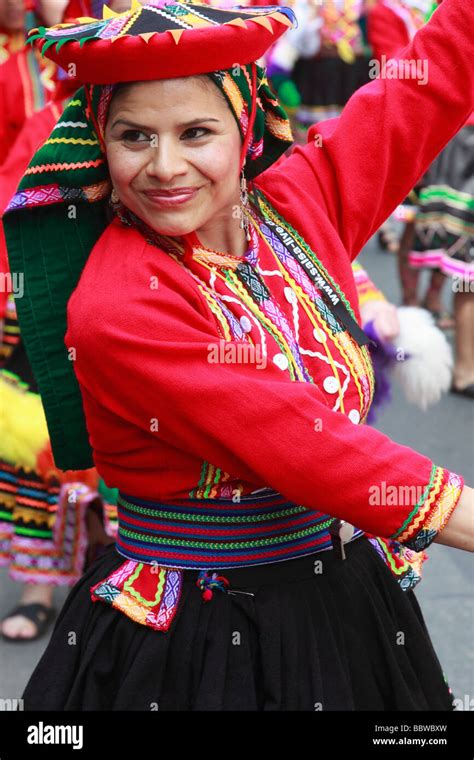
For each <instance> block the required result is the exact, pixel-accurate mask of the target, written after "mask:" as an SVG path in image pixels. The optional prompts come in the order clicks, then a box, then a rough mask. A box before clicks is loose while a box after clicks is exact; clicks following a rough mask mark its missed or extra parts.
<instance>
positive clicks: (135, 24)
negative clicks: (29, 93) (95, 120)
mask: <svg viewBox="0 0 474 760" xmlns="http://www.w3.org/2000/svg"><path fill="white" fill-rule="evenodd" d="M294 20H295V16H294V13H293V11H292V10H291V9H290V8H283V7H279V6H275V5H272V6H266V7H259V8H248V7H242V6H236V7H233V8H227V9H221V8H216V7H212V6H209V5H206V4H204V3H188V2H166V1H165V2H156V0H155V2H153V0H152V1H151V2H150V3H149V4H146V5H141V4H140V3H139V2H138V0H132V6H131V8H130V9H129V10H128V11H125V12H124V13H114V11H111V10H110V9H109V8H108V7H107V6H104V9H103V18H102V19H92V18H81V19H78V21H80V23H79V24H78V23H68V24H57V25H56V26H52V27H49V28H48V29H46V28H45V27H39V29H33V30H32V31H31V32H30V35H29V37H28V41H29V42H30V41H35V44H36V45H37V46H38V48H39V49H40V50H41V53H42V55H45V56H47V57H48V58H50V59H51V60H52V61H54V62H55V63H57V64H59V66H61V67H62V68H63V69H65V70H66V71H72V72H73V76H74V77H75V78H76V79H77V80H79V81H81V82H85V83H90V84H113V83H115V82H130V81H137V80H155V79H170V78H173V77H181V76H191V75H193V74H205V73H207V72H210V71H217V70H220V69H229V68H231V67H232V66H234V65H235V64H242V65H244V64H248V63H252V62H253V61H256V60H258V59H259V58H260V57H261V56H262V55H263V53H265V51H266V50H267V49H268V48H269V47H270V46H271V45H272V44H273V43H274V42H275V41H276V40H277V39H278V37H280V36H281V35H282V34H283V32H285V31H286V30H287V29H288V27H291V26H293V21H294Z"/></svg>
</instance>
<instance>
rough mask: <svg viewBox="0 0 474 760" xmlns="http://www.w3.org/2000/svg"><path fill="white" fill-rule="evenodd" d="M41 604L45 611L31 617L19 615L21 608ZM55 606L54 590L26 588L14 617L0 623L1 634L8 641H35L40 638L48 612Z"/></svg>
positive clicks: (34, 587) (46, 587) (45, 587)
mask: <svg viewBox="0 0 474 760" xmlns="http://www.w3.org/2000/svg"><path fill="white" fill-rule="evenodd" d="M30 604H40V605H42V606H43V607H44V608H45V609H44V611H43V612H42V610H41V609H38V610H37V611H36V612H35V614H33V615H31V617H32V618H33V620H32V619H31V618H30V617H26V615H22V614H21V613H20V614H19V613H18V612H17V610H18V611H19V610H20V609H21V607H23V606H25V607H27V606H28V605H30ZM52 606H53V590H52V588H50V587H49V586H25V589H24V591H23V594H22V595H21V598H20V601H19V603H18V606H17V608H16V609H15V611H14V612H15V613H16V614H14V615H9V616H8V617H6V618H4V619H3V620H2V621H1V623H0V632H1V633H2V634H3V635H4V636H5V637H6V638H8V639H34V638H36V637H37V636H38V633H39V629H40V627H41V624H42V622H43V620H44V619H45V618H46V617H48V610H51V609H52Z"/></svg>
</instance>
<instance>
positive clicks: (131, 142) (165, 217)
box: [105, 76, 247, 255]
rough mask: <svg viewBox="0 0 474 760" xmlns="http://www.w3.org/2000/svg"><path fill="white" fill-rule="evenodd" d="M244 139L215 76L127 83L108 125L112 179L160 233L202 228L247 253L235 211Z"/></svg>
mask: <svg viewBox="0 0 474 760" xmlns="http://www.w3.org/2000/svg"><path fill="white" fill-rule="evenodd" d="M199 85H200V86H199ZM136 114H139V115H140V123H139V124H137V121H136V118H134V117H135V116H136ZM241 144H242V137H241V135H240V132H239V128H238V125H237V122H236V118H235V116H234V115H233V112H232V111H231V109H230V108H229V106H228V103H227V101H226V99H225V97H224V96H223V95H222V93H221V92H220V90H219V89H218V87H217V86H216V85H215V84H214V83H213V82H212V81H211V80H210V79H209V78H208V77H205V76H201V77H197V76H196V77H186V78H179V79H169V80H164V81H157V82H140V83H137V84H132V85H126V86H124V85H121V86H119V87H118V88H117V89H116V90H114V91H113V93H112V97H111V102H110V106H109V112H108V119H107V125H106V129H105V150H106V155H107V161H108V166H109V172H110V178H111V181H112V184H113V187H114V189H115V191H116V194H117V196H118V198H119V199H120V201H121V202H122V203H123V204H124V205H125V206H126V207H127V208H129V209H130V210H131V211H133V212H134V213H135V214H136V215H137V216H138V217H140V219H142V220H143V221H144V222H146V224H148V225H149V226H150V227H151V228H152V229H154V230H156V231H157V232H161V233H163V234H165V235H172V236H181V235H185V234H187V233H189V232H193V231H196V233H197V234H198V235H199V239H200V241H201V242H202V244H203V245H205V246H207V247H210V248H215V249H217V250H222V251H229V252H233V253H235V254H237V255H243V254H244V253H245V251H246V249H247V242H246V238H245V234H244V233H243V231H242V228H241V226H240V217H239V215H238V214H235V213H234V214H233V210H234V209H239V205H240V182H239V156H240V150H241Z"/></svg>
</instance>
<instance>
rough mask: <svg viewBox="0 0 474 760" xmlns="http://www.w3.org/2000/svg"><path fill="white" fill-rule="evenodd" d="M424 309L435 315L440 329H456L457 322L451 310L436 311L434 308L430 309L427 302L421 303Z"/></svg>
mask: <svg viewBox="0 0 474 760" xmlns="http://www.w3.org/2000/svg"><path fill="white" fill-rule="evenodd" d="M421 308H422V309H426V311H429V313H430V314H432V315H433V317H434V320H435V322H436V327H437V328H438V329H439V330H454V328H455V327H456V322H455V320H454V317H453V315H452V314H450V313H449V311H435V310H434V309H428V307H427V306H426V304H425V303H423V304H422V305H421Z"/></svg>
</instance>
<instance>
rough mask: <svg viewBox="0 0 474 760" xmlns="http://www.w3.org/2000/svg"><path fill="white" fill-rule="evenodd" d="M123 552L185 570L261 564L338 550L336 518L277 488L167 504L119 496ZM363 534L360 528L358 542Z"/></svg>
mask: <svg viewBox="0 0 474 760" xmlns="http://www.w3.org/2000/svg"><path fill="white" fill-rule="evenodd" d="M117 510H118V516H119V531H118V539H117V548H118V551H120V553H121V554H123V555H124V556H125V557H128V559H130V560H133V561H134V562H144V563H146V564H149V563H153V562H159V563H160V564H162V563H163V564H165V565H166V566H167V567H175V568H180V569H189V570H193V569H198V570H201V569H213V568H216V567H218V568H229V567H240V566H241V565H260V564H264V563H266V562H276V561H281V560H284V559H291V558H292V557H301V556H304V555H307V554H312V553H314V552H316V551H321V550H324V549H330V548H331V547H332V540H331V534H330V532H329V525H330V524H331V523H332V521H333V518H332V517H330V516H329V515H327V514H324V513H323V512H319V511H318V510H316V509H307V508H306V507H303V506H301V505H298V504H295V503H294V502H290V501H288V500H287V499H285V497H283V496H282V495H281V494H279V493H277V492H276V491H274V490H272V489H271V488H264V489H261V490H260V491H259V492H254V493H251V494H246V495H241V496H240V497H239V498H237V499H235V500H234V498H228V499H225V498H221V499H219V498H210V497H205V496H203V497H202V498H190V499H180V500H178V501H176V502H174V503H170V502H166V503H164V504H161V503H159V502H154V501H150V500H144V499H138V498H137V497H132V496H128V495H125V494H119V497H118V504H117ZM362 534H363V531H361V530H359V529H356V530H355V532H354V538H356V537H358V536H361V535H362Z"/></svg>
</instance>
